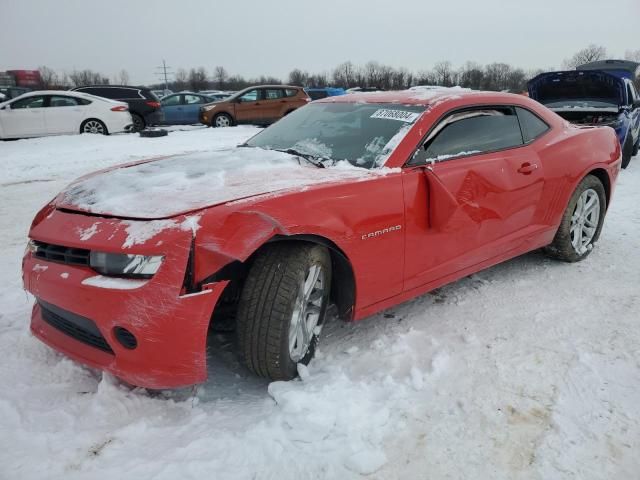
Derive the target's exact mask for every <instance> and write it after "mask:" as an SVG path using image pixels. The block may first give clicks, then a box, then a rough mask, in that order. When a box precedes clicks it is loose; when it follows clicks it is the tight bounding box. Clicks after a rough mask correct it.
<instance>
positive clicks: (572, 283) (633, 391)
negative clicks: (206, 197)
mask: <svg viewBox="0 0 640 480" xmlns="http://www.w3.org/2000/svg"><path fill="white" fill-rule="evenodd" d="M169 130H170V132H169V135H168V136H167V137H163V138H141V137H139V136H138V135H127V134H121V135H112V136H97V135H76V136H57V137H50V138H39V139H31V140H19V141H13V142H2V143H0V169H1V171H2V172H3V174H2V177H1V178H2V180H1V182H2V185H1V187H2V188H1V189H0V205H1V207H0V208H1V212H2V214H1V222H2V224H1V228H0V235H1V239H2V242H3V244H4V246H5V247H4V249H2V251H1V252H0V262H1V266H2V268H1V269H0V278H1V279H2V285H3V286H4V288H3V289H2V291H0V307H1V308H0V325H1V327H0V351H1V352H2V354H3V362H2V363H3V367H2V368H1V369H0V384H1V385H2V386H3V387H2V389H0V432H2V434H0V465H2V468H1V470H0V471H2V472H3V475H6V478H16V479H17V478H20V479H42V478H62V477H64V478H69V479H74V478H83V479H84V478H100V479H108V478H114V479H115V478H124V477H123V473H122V472H126V478H134V477H139V478H167V479H168V478H178V477H179V478H220V479H229V478H255V477H256V476H258V475H259V476H260V478H278V479H285V478H297V479H300V478H327V479H337V478H340V479H346V478H358V477H360V476H361V475H363V474H370V475H371V478H491V479H514V478H522V479H557V478H581V479H603V478H621V479H622V478H635V477H636V476H637V472H638V471H639V469H640V460H639V459H638V456H637V453H636V452H637V451H638V449H639V448H640V411H639V410H638V408H637V405H638V402H640V368H639V367H640V349H639V347H638V345H640V331H639V330H638V324H637V322H638V312H639V311H640V305H639V298H638V295H637V293H638V279H639V275H638V272H639V271H640V256H638V255H637V249H638V248H639V247H640V240H639V239H640V211H639V210H638V205H639V204H640V190H639V189H638V186H639V185H640V157H636V158H634V159H632V161H631V164H630V167H629V168H628V169H627V170H625V171H623V172H622V173H621V174H620V177H619V180H618V183H617V187H616V191H615V194H614V197H613V202H612V204H611V206H610V209H609V212H608V214H607V218H606V221H605V225H604V230H603V232H602V236H601V237H600V240H599V244H598V246H597V248H596V249H595V250H594V252H593V253H592V255H591V256H590V257H589V259H588V260H587V261H585V262H581V263H576V264H565V263H561V262H554V261H552V260H549V259H547V258H546V257H545V256H544V255H542V254H541V253H538V252H533V253H530V254H527V255H524V256H521V257H518V258H516V259H514V260H511V261H509V262H506V263H504V264H501V265H499V266H496V267H493V268H491V269H489V270H485V271H482V272H480V273H478V274H475V275H472V276H470V277H467V278H464V279H463V280H460V281H458V282H455V283H453V284H450V285H448V286H446V287H444V288H441V289H438V290H436V291H433V292H431V293H429V294H426V295H423V296H421V297H419V298H417V299H415V300H413V301H411V302H408V303H405V304H403V305H400V306H398V307H395V308H392V309H390V310H387V311H385V312H384V313H381V314H378V315H375V316H373V317H370V318H367V319H365V320H363V321H362V322H358V323H353V324H346V323H341V322H339V321H337V320H334V321H332V322H330V324H329V325H327V327H326V328H325V329H324V330H323V339H322V343H321V347H320V351H319V352H317V355H316V358H315V359H314V360H313V361H312V362H311V364H310V365H309V367H308V369H303V370H302V372H301V379H297V380H295V381H291V382H286V383H285V382H273V383H271V384H269V383H268V382H266V381H264V380H259V379H257V378H256V377H254V376H253V375H251V374H250V373H248V371H246V370H245V369H244V367H242V366H240V364H239V363H238V361H237V360H236V358H235V353H234V349H233V347H232V343H233V341H232V338H231V337H230V336H228V335H224V334H219V335H217V336H216V338H215V339H214V342H213V347H212V349H211V351H210V354H209V368H210V379H209V380H208V382H207V383H206V384H204V385H202V386H200V387H198V388H197V389H193V390H191V389H187V390H181V391H177V392H149V391H146V390H144V389H133V388H131V387H128V386H126V385H124V384H122V383H120V382H119V381H118V380H117V379H115V378H113V377H110V376H108V375H105V377H104V378H103V377H102V375H101V374H100V373H99V372H98V371H95V370H92V369H89V368H85V367H82V366H80V365H79V364H77V363H75V362H73V361H71V360H69V359H67V358H65V357H64V356H63V355H61V354H59V353H57V352H55V351H54V350H52V349H49V348H48V347H46V346H45V345H43V344H41V343H40V342H38V341H37V340H35V339H34V338H32V336H31V335H30V333H29V327H28V326H29V321H30V309H31V305H32V301H33V299H32V298H31V297H30V296H29V295H28V294H27V293H25V292H24V291H23V289H22V282H21V278H20V267H21V265H20V262H21V257H22V253H23V251H24V248H25V244H26V238H27V232H28V229H29V224H30V222H31V219H32V218H33V216H34V214H35V213H36V212H37V211H38V210H39V209H40V208H41V206H42V205H43V204H45V203H46V202H47V201H48V200H50V199H51V198H52V197H53V196H54V195H55V194H56V193H57V192H58V191H60V190H61V189H62V188H63V187H64V186H65V185H67V184H68V183H69V182H70V181H71V180H73V179H74V178H76V177H78V176H80V175H82V174H85V173H88V172H91V171H94V170H97V169H101V168H105V167H108V166H111V165H116V164H120V163H124V162H129V161H133V160H138V159H142V158H147V157H154V156H162V155H171V154H178V153H185V152H194V151H208V150H220V149H224V148H228V147H232V146H235V145H237V144H238V143H241V142H243V141H244V140H246V139H247V138H249V137H250V136H252V135H253V134H254V133H256V132H257V131H258V129H257V128H256V127H249V126H244V127H243V126H240V127H235V128H224V129H211V128H206V127H175V128H170V129H169ZM452 472H455V473H452ZM568 472H571V473H568ZM0 476H2V475H0Z"/></svg>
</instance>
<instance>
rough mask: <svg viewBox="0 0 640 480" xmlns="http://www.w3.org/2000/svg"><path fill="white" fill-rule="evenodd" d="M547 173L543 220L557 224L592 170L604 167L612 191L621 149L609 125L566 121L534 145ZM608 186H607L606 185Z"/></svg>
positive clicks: (618, 166)
mask: <svg viewBox="0 0 640 480" xmlns="http://www.w3.org/2000/svg"><path fill="white" fill-rule="evenodd" d="M532 147H533V148H534V149H535V150H536V151H537V153H538V155H539V157H540V159H541V161H542V163H543V168H544V172H545V186H544V191H543V194H542V205H541V212H544V217H543V218H542V223H543V224H546V225H553V226H557V225H559V224H560V220H561V218H562V215H563V213H564V211H565V209H566V206H567V204H568V203H569V198H570V197H571V195H572V194H573V192H574V190H575V189H576V187H577V186H578V184H579V183H580V181H582V179H583V178H584V177H585V176H587V175H588V174H589V173H591V172H594V171H596V170H602V171H604V172H605V173H606V176H607V178H608V180H609V186H610V192H609V194H610V195H609V197H611V194H612V193H613V187H614V185H615V181H616V179H617V176H618V173H619V171H620V165H621V148H620V143H619V142H618V139H617V137H616V134H615V131H614V130H613V129H612V128H610V127H577V126H574V125H571V124H569V123H568V122H564V123H563V125H562V126H561V128H558V129H556V130H554V131H552V132H550V133H549V134H548V135H544V136H543V137H541V138H540V139H538V140H537V141H535V142H534V143H533V144H532ZM605 187H606V186H605Z"/></svg>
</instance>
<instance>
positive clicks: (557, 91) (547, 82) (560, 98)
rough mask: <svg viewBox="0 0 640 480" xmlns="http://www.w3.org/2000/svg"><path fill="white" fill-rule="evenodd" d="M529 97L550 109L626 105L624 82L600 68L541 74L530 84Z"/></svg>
mask: <svg viewBox="0 0 640 480" xmlns="http://www.w3.org/2000/svg"><path fill="white" fill-rule="evenodd" d="M527 88H528V91H529V96H530V97H531V98H533V99H534V100H537V101H538V102H540V103H542V104H544V105H546V106H547V107H549V108H552V109H555V108H563V107H567V108H573V107H577V106H580V105H583V106H585V107H589V106H591V107H597V106H605V105H608V106H609V107H611V106H613V107H619V106H621V105H624V98H625V97H624V88H625V86H624V81H623V80H622V79H620V78H618V77H616V76H615V75H612V74H610V73H607V72H603V71H600V70H588V71H579V70H569V71H563V72H547V73H541V74H540V75H538V76H536V77H534V78H533V79H531V80H530V81H529V82H528V83H527Z"/></svg>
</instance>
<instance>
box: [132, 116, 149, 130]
mask: <svg viewBox="0 0 640 480" xmlns="http://www.w3.org/2000/svg"><path fill="white" fill-rule="evenodd" d="M131 118H132V119H133V130H134V131H136V132H139V131H140V130H144V128H145V127H146V126H147V123H146V122H145V121H144V118H142V116H141V115H138V114H137V113H132V114H131Z"/></svg>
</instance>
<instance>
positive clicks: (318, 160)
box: [275, 148, 334, 168]
mask: <svg viewBox="0 0 640 480" xmlns="http://www.w3.org/2000/svg"><path fill="white" fill-rule="evenodd" d="M275 150H276V152H282V153H288V154H289V155H295V156H296V157H300V158H304V159H305V160H306V161H307V162H309V163H310V164H311V165H314V166H316V167H318V168H326V167H327V165H326V163H327V162H329V165H332V164H333V163H334V161H333V160H331V159H330V158H326V157H316V156H315V155H311V154H309V153H304V152H300V151H298V150H296V149H295V148H283V149H275Z"/></svg>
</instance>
